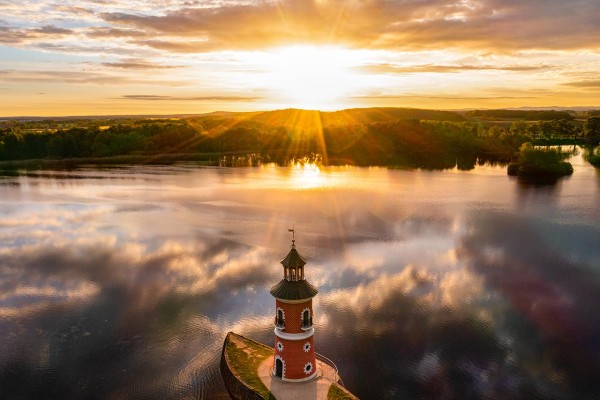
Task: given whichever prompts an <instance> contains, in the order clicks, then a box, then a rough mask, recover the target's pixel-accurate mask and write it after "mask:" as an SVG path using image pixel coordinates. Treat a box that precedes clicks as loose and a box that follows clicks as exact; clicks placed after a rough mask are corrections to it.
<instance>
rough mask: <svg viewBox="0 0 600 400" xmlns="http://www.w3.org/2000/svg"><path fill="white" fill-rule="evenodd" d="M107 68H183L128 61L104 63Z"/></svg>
mask: <svg viewBox="0 0 600 400" xmlns="http://www.w3.org/2000/svg"><path fill="white" fill-rule="evenodd" d="M102 65H104V66H105V67H111V68H123V69H175V68H183V67H182V66H178V65H160V64H154V63H151V62H148V61H139V60H128V61H119V62H105V63H102Z"/></svg>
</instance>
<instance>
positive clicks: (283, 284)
mask: <svg viewBox="0 0 600 400" xmlns="http://www.w3.org/2000/svg"><path fill="white" fill-rule="evenodd" d="M318 292H319V291H318V290H317V288H316V287H314V286H313V285H311V284H310V283H308V282H307V281H306V280H304V279H302V280H299V281H288V280H286V279H282V280H281V281H279V283H278V284H277V285H275V286H273V287H272V288H271V294H272V295H273V297H276V298H278V299H282V300H304V299H312V298H313V297H315V296H316V295H317V293H318Z"/></svg>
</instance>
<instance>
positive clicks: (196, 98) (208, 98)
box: [121, 94, 262, 101]
mask: <svg viewBox="0 0 600 400" xmlns="http://www.w3.org/2000/svg"><path fill="white" fill-rule="evenodd" d="M121 98H123V99H128V100H150V101H255V100H260V99H262V97H253V96H185V97H181V96H160V95H152V94H126V95H123V96H121Z"/></svg>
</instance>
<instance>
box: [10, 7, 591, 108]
mask: <svg viewBox="0 0 600 400" xmlns="http://www.w3.org/2000/svg"><path fill="white" fill-rule="evenodd" d="M597 11H598V8H597V4H596V3H595V1H594V0H577V1H573V2H562V3H558V2H556V3H555V2H552V4H549V3H548V2H547V1H542V0H532V1H529V2H524V3H523V4H515V3H514V2H511V1H508V0H481V1H475V0H460V1H458V0H457V1H454V2H453V1H436V0H431V1H426V2H411V1H408V2H384V1H379V0H375V1H372V2H367V3H362V2H351V1H341V0H312V1H309V0H304V1H292V0H278V1H275V0H274V1H242V0H228V1H223V2H212V1H197V2H187V3H185V4H180V3H178V2H176V1H173V0H160V1H156V2H153V4H152V7H150V6H149V5H147V4H146V3H145V2H143V1H141V0H116V1H112V2H97V1H93V0H82V1H77V2H74V1H65V2H63V4H60V5H59V4H47V2H43V1H39V0H23V1H18V2H17V1H16V0H9V1H5V2H0V15H1V17H0V117H1V116H24V115H32V116H66V115H118V114H188V113H189V114H199V113H205V112H212V111H255V110H268V109H282V108H303V109H322V110H338V109H344V108H354V107H376V106H385V107H415V108H430V109H466V108H507V107H550V106H560V107H593V106H600V101H599V100H600V73H599V72H598V69H597V65H600V52H599V49H600V47H599V46H600V40H598V39H599V36H600V28H599V26H598V24H597V23H596V22H597V21H596V18H595V15H596V14H597Z"/></svg>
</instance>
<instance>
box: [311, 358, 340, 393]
mask: <svg viewBox="0 0 600 400" xmlns="http://www.w3.org/2000/svg"><path fill="white" fill-rule="evenodd" d="M315 358H316V359H317V360H319V361H321V362H323V363H325V364H327V365H329V366H330V367H331V368H333V372H334V374H335V375H334V382H335V383H337V384H339V385H341V386H344V382H343V381H342V377H341V376H340V374H339V372H338V369H337V365H335V363H334V362H333V361H331V360H330V359H329V358H327V357H325V356H324V355H322V354H319V353H317V352H315Z"/></svg>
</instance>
